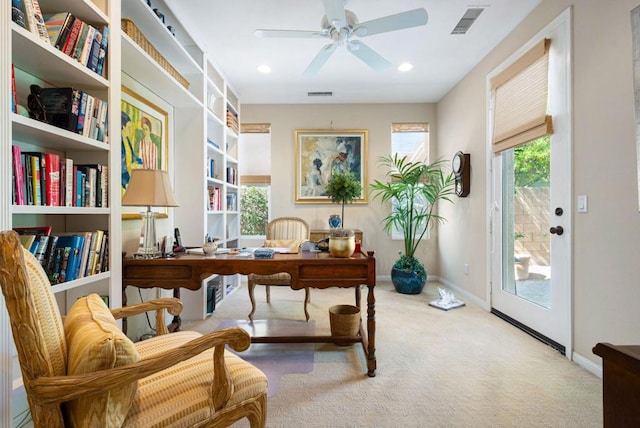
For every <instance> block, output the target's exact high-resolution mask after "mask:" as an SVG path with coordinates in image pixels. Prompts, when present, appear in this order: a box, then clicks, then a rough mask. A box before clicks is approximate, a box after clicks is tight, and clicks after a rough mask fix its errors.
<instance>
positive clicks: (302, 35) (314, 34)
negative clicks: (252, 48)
mask: <svg viewBox="0 0 640 428" xmlns="http://www.w3.org/2000/svg"><path fill="white" fill-rule="evenodd" d="M254 34H255V36H256V37H269V38H271V37H284V38H296V39H298V38H299V39H309V38H311V39H318V38H322V37H327V34H325V33H323V32H322V31H302V30H256V31H255V32H254Z"/></svg>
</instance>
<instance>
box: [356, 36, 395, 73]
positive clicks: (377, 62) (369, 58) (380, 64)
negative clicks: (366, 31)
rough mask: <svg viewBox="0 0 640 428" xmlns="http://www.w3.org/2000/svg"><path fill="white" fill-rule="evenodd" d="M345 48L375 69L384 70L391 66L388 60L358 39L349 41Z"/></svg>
mask: <svg viewBox="0 0 640 428" xmlns="http://www.w3.org/2000/svg"><path fill="white" fill-rule="evenodd" d="M347 49H348V50H349V52H351V53H352V54H354V55H355V56H357V57H358V58H360V59H361V60H362V61H364V63H365V64H367V65H368V66H369V67H371V68H373V69H374V70H375V71H385V70H388V69H389V68H391V63H390V62H389V61H387V60H386V59H384V58H383V57H382V56H381V55H380V54H378V53H377V52H376V51H374V50H373V49H371V48H370V47H369V46H367V45H365V44H364V43H362V42H360V41H358V40H353V41H349V43H348V44H347Z"/></svg>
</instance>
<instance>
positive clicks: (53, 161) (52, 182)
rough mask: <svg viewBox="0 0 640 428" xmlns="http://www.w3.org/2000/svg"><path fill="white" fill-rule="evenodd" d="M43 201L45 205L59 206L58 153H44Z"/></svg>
mask: <svg viewBox="0 0 640 428" xmlns="http://www.w3.org/2000/svg"><path fill="white" fill-rule="evenodd" d="M44 159H45V198H46V199H45V202H46V205H47V206H50V207H57V206H60V155H58V154H55V153H45V154H44Z"/></svg>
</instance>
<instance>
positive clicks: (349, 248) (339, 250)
mask: <svg viewBox="0 0 640 428" xmlns="http://www.w3.org/2000/svg"><path fill="white" fill-rule="evenodd" d="M361 192H362V186H361V185H360V182H359V181H358V180H357V179H356V177H355V176H354V175H353V173H352V172H336V173H334V174H333V175H331V178H329V181H328V182H327V185H326V187H325V193H326V195H327V196H329V197H330V198H331V201H332V202H334V203H340V204H342V215H341V217H340V219H341V221H340V224H339V226H340V227H332V228H331V229H330V230H329V252H330V253H331V254H332V255H334V256H336V257H349V256H351V254H353V251H354V250H355V238H354V232H353V229H345V228H344V204H346V203H348V202H353V200H354V199H356V198H357V197H358V196H360V193H361ZM330 223H331V222H330Z"/></svg>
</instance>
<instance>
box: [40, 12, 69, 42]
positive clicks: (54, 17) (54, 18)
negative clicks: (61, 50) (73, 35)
mask: <svg viewBox="0 0 640 428" xmlns="http://www.w3.org/2000/svg"><path fill="white" fill-rule="evenodd" d="M70 16H72V15H71V14H70V13H68V12H57V13H45V14H44V15H43V18H44V25H45V27H47V34H48V35H49V41H50V42H51V45H52V46H54V47H56V48H57V46H58V45H59V39H60V36H61V34H62V30H63V29H64V25H65V23H66V22H67V21H68V20H69V17H70Z"/></svg>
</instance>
